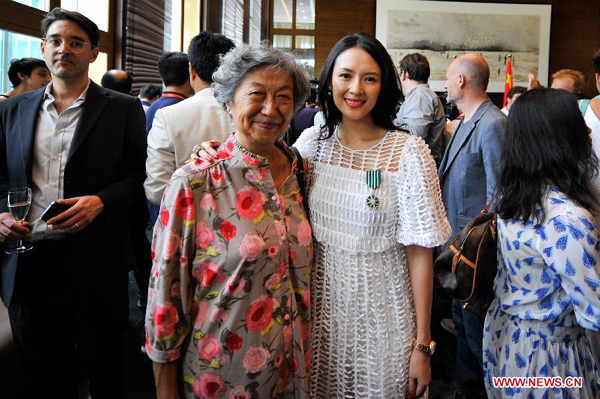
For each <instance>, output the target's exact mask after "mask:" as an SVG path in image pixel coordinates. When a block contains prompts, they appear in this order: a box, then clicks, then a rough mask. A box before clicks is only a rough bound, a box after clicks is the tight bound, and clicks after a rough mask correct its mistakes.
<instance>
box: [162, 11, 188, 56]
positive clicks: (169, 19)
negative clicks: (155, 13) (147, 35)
mask: <svg viewBox="0 0 600 399" xmlns="http://www.w3.org/2000/svg"><path fill="white" fill-rule="evenodd" d="M182 17H183V10H182V8H181V1H180V0H167V1H166V2H165V18H164V24H165V25H164V29H165V34H164V43H163V49H164V50H165V51H181V49H182V46H181V43H182V38H181V24H182Z"/></svg>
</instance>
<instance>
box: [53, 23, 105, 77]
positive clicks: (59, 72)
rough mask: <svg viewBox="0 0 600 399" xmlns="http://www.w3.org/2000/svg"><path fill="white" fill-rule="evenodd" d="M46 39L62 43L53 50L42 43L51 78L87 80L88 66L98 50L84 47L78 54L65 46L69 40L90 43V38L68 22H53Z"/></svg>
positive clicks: (78, 27) (74, 24)
mask: <svg viewBox="0 0 600 399" xmlns="http://www.w3.org/2000/svg"><path fill="white" fill-rule="evenodd" d="M46 39H59V40H62V41H63V44H62V45H61V46H60V47H58V48H55V49H53V48H50V46H47V45H46V44H45V43H44V42H42V55H43V56H44V60H45V61H46V65H48V68H49V69H50V72H52V75H53V77H55V78H60V79H65V80H72V79H77V78H82V77H85V78H87V72H88V68H89V65H90V63H92V62H94V61H95V60H96V57H98V52H99V50H98V48H97V47H95V48H92V47H91V46H84V49H83V51H82V52H81V53H79V54H75V53H73V52H72V51H71V49H70V48H69V46H68V45H67V44H66V42H69V41H70V40H80V41H82V42H86V43H89V42H90V38H89V37H88V35H87V34H86V33H85V31H84V30H83V29H82V28H81V27H80V26H79V25H77V24H76V23H75V22H73V21H69V20H59V21H56V22H53V23H52V24H51V25H50V27H49V28H48V31H47V33H46Z"/></svg>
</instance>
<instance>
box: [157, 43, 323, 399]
mask: <svg viewBox="0 0 600 399" xmlns="http://www.w3.org/2000/svg"><path fill="white" fill-rule="evenodd" d="M213 78H214V82H215V93H216V97H217V100H219V101H220V102H221V103H222V104H223V105H225V106H226V108H227V111H228V113H229V114H230V115H231V116H232V117H233V120H234V123H235V126H236V131H235V132H234V133H233V134H232V136H231V137H230V138H229V140H228V141H227V142H226V143H224V144H223V146H222V147H221V148H220V150H219V155H218V157H217V159H216V160H213V161H203V160H200V159H197V160H195V161H192V162H190V163H188V164H187V165H186V166H184V167H183V168H181V169H179V170H177V171H176V172H175V174H174V175H173V177H172V179H171V182H170V183H169V185H168V187H167V189H166V192H165V194H164V198H163V200H162V204H161V212H160V217H159V220H158V221H157V223H156V226H155V229H154V240H153V252H154V254H153V259H154V261H153V268H152V275H151V279H150V290H149V294H148V310H147V313H146V328H147V337H148V339H147V343H146V350H147V353H148V356H149V357H150V358H151V359H152V361H153V367H154V373H155V377H156V386H157V394H158V398H159V399H166V398H168V399H175V398H179V397H180V396H181V397H185V398H190V399H191V398H199V399H216V398H229V399H250V398H305V397H307V396H308V374H309V369H310V351H309V331H310V326H309V319H310V308H309V306H310V288H309V283H310V270H311V262H312V252H313V245H312V235H311V228H310V224H309V222H308V219H307V215H306V213H305V210H304V207H303V203H302V193H301V189H300V186H299V184H298V180H297V174H296V171H297V169H298V168H297V166H298V159H297V158H296V157H295V156H294V155H293V153H292V152H291V151H290V150H289V149H288V148H287V147H286V146H285V144H284V143H283V142H282V141H278V138H279V137H280V136H281V134H282V133H283V132H285V130H286V128H287V127H288V126H289V123H290V119H291V116H292V112H293V110H294V109H298V108H299V106H300V105H301V104H302V102H303V101H304V99H305V98H306V95H307V94H308V78H307V76H306V73H305V72H304V70H303V69H301V67H299V66H297V65H296V62H295V59H294V57H293V56H292V55H291V54H287V53H284V52H281V51H278V50H273V49H272V48H270V47H268V46H267V45H260V46H254V47H249V46H245V45H244V46H241V47H238V48H237V49H235V50H232V51H231V52H230V53H228V54H227V55H226V56H225V57H224V59H223V61H222V64H221V66H220V68H219V69H218V71H217V72H216V73H215V75H214V76H213ZM190 150H191V149H190Z"/></svg>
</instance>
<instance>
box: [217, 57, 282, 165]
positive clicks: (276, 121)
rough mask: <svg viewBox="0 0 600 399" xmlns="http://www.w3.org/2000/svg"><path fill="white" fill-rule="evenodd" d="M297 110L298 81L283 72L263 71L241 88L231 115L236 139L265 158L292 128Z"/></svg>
mask: <svg viewBox="0 0 600 399" xmlns="http://www.w3.org/2000/svg"><path fill="white" fill-rule="evenodd" d="M293 110H294V81H293V80H292V77H291V76H290V75H289V74H288V73H287V72H285V71H284V70H282V69H266V68H260V69H257V70H255V71H253V72H250V73H248V74H247V75H246V76H245V77H244V79H243V80H242V81H241V83H240V85H239V86H238V88H237V90H236V92H235V96H234V98H233V102H230V103H228V104H227V112H228V113H229V114H230V115H231V117H232V118H233V122H234V123H235V127H236V138H237V140H238V141H239V142H240V144H241V145H243V146H244V147H246V148H247V149H248V150H250V151H252V152H255V153H258V154H260V155H263V152H264V151H263V150H265V149H266V150H269V149H270V148H272V146H273V144H274V143H275V142H276V141H277V139H278V138H279V137H280V136H282V135H283V134H284V132H285V130H286V129H287V128H288V126H289V125H290V120H291V119H292V111H293Z"/></svg>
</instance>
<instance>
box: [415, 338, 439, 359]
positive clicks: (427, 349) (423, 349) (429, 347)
mask: <svg viewBox="0 0 600 399" xmlns="http://www.w3.org/2000/svg"><path fill="white" fill-rule="evenodd" d="M435 346H436V344H435V341H431V342H430V343H429V345H424V344H422V343H420V342H419V341H417V339H416V338H414V339H413V347H414V348H415V349H416V350H418V351H421V352H425V353H427V354H428V355H429V356H431V355H433V352H435Z"/></svg>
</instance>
